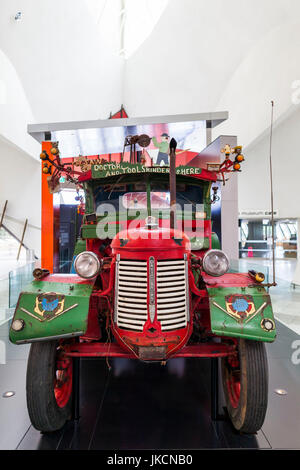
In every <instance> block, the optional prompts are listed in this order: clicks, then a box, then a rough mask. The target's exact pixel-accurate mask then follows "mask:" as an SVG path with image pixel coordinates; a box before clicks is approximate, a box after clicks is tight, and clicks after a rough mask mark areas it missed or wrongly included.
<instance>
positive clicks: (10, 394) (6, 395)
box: [2, 390, 16, 398]
mask: <svg viewBox="0 0 300 470" xmlns="http://www.w3.org/2000/svg"><path fill="white" fill-rule="evenodd" d="M15 394H16V392H13V391H12V390H10V391H9V392H4V393H3V394H2V397H3V398H11V397H13V396H14V395H15Z"/></svg>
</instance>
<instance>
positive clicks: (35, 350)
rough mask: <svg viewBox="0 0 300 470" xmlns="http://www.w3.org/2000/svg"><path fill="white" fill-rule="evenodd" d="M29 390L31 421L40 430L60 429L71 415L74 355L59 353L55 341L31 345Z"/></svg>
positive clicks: (27, 381)
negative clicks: (67, 356)
mask: <svg viewBox="0 0 300 470" xmlns="http://www.w3.org/2000/svg"><path fill="white" fill-rule="evenodd" d="M26 394H27V408H28V413H29V417H30V420H31V423H32V425H33V426H34V427H35V428H36V429H38V430H39V431H42V432H52V431H57V430H58V429H61V428H62V427H63V425H64V424H65V422H66V421H67V419H69V418H70V416H71V404H72V359H71V358H62V357H61V356H60V351H59V345H58V343H57V342H56V341H47V342H40V343H33V344H32V345H31V348H30V353H29V357H28V364H27V377H26Z"/></svg>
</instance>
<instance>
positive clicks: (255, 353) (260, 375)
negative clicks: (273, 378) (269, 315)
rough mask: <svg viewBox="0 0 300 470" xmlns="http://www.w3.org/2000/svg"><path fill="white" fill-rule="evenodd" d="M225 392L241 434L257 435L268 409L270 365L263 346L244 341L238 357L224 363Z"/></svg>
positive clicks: (227, 403)
mask: <svg viewBox="0 0 300 470" xmlns="http://www.w3.org/2000/svg"><path fill="white" fill-rule="evenodd" d="M222 377H223V390H224V395H225V400H226V405H227V410H228V414H229V417H230V419H231V421H232V424H233V426H234V427H235V429H237V430H238V431H240V432H244V433H249V434H254V433H256V432H257V431H258V430H259V429H260V428H261V427H262V425H263V423H264V420H265V416H266V411H267V405H268V382H269V379H268V362H267V355H266V350H265V345H264V343H262V342H257V341H249V340H244V339H240V340H239V343H238V354H237V356H229V357H226V358H223V359H222Z"/></svg>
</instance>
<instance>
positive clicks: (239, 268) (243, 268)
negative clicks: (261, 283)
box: [229, 259, 270, 283]
mask: <svg viewBox="0 0 300 470" xmlns="http://www.w3.org/2000/svg"><path fill="white" fill-rule="evenodd" d="M250 270H251V271H257V272H259V273H263V274H264V275H265V283H268V282H269V278H270V268H269V266H265V265H263V264H261V263H252V262H251V261H249V260H245V259H238V260H231V261H230V269H229V272H231V273H247V272H248V271H250Z"/></svg>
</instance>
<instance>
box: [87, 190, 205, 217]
mask: <svg viewBox="0 0 300 470" xmlns="http://www.w3.org/2000/svg"><path fill="white" fill-rule="evenodd" d="M94 202H95V208H96V211H97V212H98V208H99V206H101V205H102V204H103V203H105V204H110V205H112V206H113V207H114V209H115V210H117V211H118V212H119V213H120V212H123V211H127V210H131V209H141V210H143V209H144V210H147V207H148V206H147V189H146V185H142V184H128V185H118V186H117V185H107V186H99V187H97V188H95V190H94ZM176 203H177V204H178V205H179V206H180V207H181V209H182V210H184V209H186V210H189V211H190V212H191V211H195V210H196V209H198V207H197V206H199V205H201V204H202V205H203V187H202V186H200V185H197V186H196V185H195V186H193V185H186V184H179V185H177V192H176ZM150 205H151V209H153V210H156V209H161V210H167V211H169V208H170V191H169V190H168V189H167V188H166V189H164V188H155V187H151V191H150ZM185 206H190V207H185Z"/></svg>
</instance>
